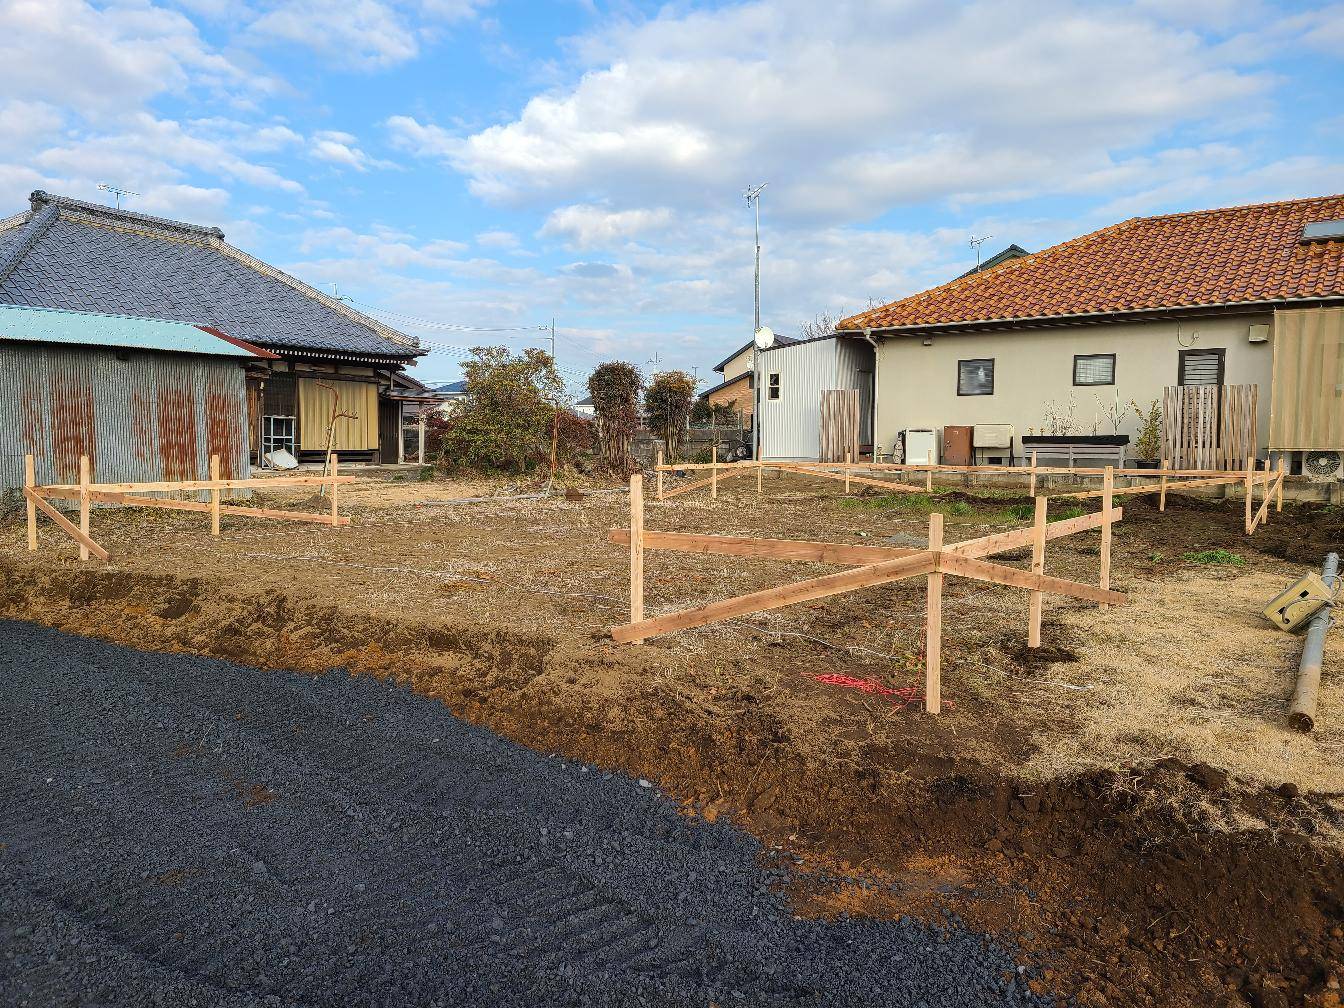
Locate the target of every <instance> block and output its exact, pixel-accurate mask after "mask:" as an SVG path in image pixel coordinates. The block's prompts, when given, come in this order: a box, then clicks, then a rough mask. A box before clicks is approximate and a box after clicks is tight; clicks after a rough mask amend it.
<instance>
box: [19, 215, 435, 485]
mask: <svg viewBox="0 0 1344 1008" xmlns="http://www.w3.org/2000/svg"><path fill="white" fill-rule="evenodd" d="M0 304H13V305H25V306H32V307H42V308H58V309H66V310H71V311H80V312H99V313H103V314H111V315H129V316H137V317H142V318H152V319H164V320H169V321H176V322H186V323H190V324H193V325H207V326H211V327H213V328H215V329H217V330H219V331H220V332H221V333H223V334H225V335H226V336H229V337H231V338H234V339H238V340H243V341H245V342H247V343H249V344H252V345H255V346H258V347H263V348H265V349H267V350H269V351H271V352H273V353H274V354H275V355H276V359H274V360H269V361H267V362H266V363H265V364H261V365H253V366H252V367H251V368H250V377H249V381H248V393H249V430H250V434H251V448H252V451H253V453H254V456H255V453H256V452H257V451H258V449H259V448H260V449H262V450H263V451H270V450H272V449H275V448H279V447H285V448H288V449H289V450H291V451H293V452H294V453H295V454H299V455H300V456H302V455H304V454H307V455H308V456H309V457H315V456H316V455H318V454H320V453H321V452H322V451H323V450H324V449H325V446H326V430H327V427H328V426H329V425H331V414H332V413H333V412H337V413H354V414H356V416H355V417H338V418H337V419H336V421H335V426H334V435H333V445H334V447H335V448H336V449H337V450H339V451H340V452H341V453H342V455H343V456H345V457H348V458H351V459H352V460H355V459H364V460H369V461H385V462H386V461H397V460H398V458H399V457H400V448H399V444H400V436H399V432H400V426H401V417H400V411H401V398H400V395H399V393H403V392H404V390H403V389H401V388H400V387H399V385H398V383H397V382H395V381H394V380H393V379H394V376H395V375H396V374H397V373H398V372H400V371H401V370H402V369H404V368H406V367H408V366H410V365H412V364H414V362H415V360H416V358H417V357H419V356H421V355H423V354H424V353H425V352H426V351H425V350H423V349H422V348H421V347H420V346H419V345H418V343H417V342H416V341H415V340H414V339H413V338H411V337H409V336H406V335H405V334H403V333H400V332H398V331H396V330H395V329H392V328H391V327H389V326H387V325H384V324H383V323H381V322H379V321H377V320H376V319H373V318H370V317H369V316H367V315H363V314H362V313H360V312H358V311H355V310H354V309H353V308H351V307H350V306H349V305H348V304H346V303H344V302H343V301H340V300H338V299H336V298H334V297H331V296H329V295H327V294H324V293H322V292H321V291H319V290H317V289H315V288H313V287H310V286H309V285H308V284H305V283H304V282H303V281H301V280H298V279H296V278H294V277H292V276H289V275H288V274H286V273H284V272H282V271H281V270H278V269H276V268H274V267H272V266H269V265H267V264H266V263H263V262H261V261H260V260H258V259H255V258H253V257H252V256H250V255H248V254H247V253H246V252H244V251H242V250H241V249H238V248H235V247H234V246H232V245H230V244H228V242H226V241H225V240H224V234H223V232H222V231H220V230H219V229H218V228H213V227H205V226H200V225H196V224H187V223H183V222H180V221H173V220H167V219H164V218H160V217H152V216H148V215H145V214H138V213H132V212H129V211H126V210H114V209H112V208H109V207H105V206H100V205H97V204H93V203H86V202H83V201H80V200H75V199H69V198H66V197H63V196H54V195H51V194H48V193H45V192H42V191H40V190H39V191H37V192H34V193H33V194H32V195H31V197H30V207H29V209H27V210H26V211H24V212H22V213H20V214H17V215H15V216H13V217H10V218H8V219H6V220H3V221H0Z"/></svg>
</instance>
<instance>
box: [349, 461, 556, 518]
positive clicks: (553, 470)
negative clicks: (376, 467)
mask: <svg viewBox="0 0 1344 1008" xmlns="http://www.w3.org/2000/svg"><path fill="white" fill-rule="evenodd" d="M552 472H554V470H552ZM331 474H332V475H333V476H339V475H340V474H341V457H340V456H339V455H337V454H336V453H335V452H332V453H331ZM339 493H340V486H339V484H336V483H333V484H332V485H331V527H332V528H335V527H336V526H337V525H338V524H339V519H340V512H339V511H337V510H336V508H337V503H336V497H337V495H338V494H339Z"/></svg>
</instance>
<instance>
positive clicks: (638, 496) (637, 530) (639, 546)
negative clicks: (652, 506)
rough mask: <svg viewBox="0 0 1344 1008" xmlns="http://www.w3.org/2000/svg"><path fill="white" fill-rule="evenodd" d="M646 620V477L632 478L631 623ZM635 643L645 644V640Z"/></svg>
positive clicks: (636, 475)
mask: <svg viewBox="0 0 1344 1008" xmlns="http://www.w3.org/2000/svg"><path fill="white" fill-rule="evenodd" d="M642 619H644V477H643V476H642V475H640V474H639V473H635V474H634V475H633V476H631V477H630V622H631V623H638V622H640V621H641V620H642ZM634 643H636V644H640V643H643V638H640V639H639V640H637V641H635V642H634Z"/></svg>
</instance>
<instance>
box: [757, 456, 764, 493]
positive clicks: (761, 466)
mask: <svg viewBox="0 0 1344 1008" xmlns="http://www.w3.org/2000/svg"><path fill="white" fill-rule="evenodd" d="M764 472H765V464H764V463H762V462H757V463H756V496H757V497H759V496H760V495H761V474H762V473H764Z"/></svg>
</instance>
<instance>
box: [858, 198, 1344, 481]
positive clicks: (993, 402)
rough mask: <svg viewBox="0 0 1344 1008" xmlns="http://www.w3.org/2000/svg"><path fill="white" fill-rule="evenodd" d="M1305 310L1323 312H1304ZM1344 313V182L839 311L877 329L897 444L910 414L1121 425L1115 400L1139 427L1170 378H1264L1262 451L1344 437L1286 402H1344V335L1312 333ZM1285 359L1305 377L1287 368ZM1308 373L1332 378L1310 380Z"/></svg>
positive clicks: (1063, 247) (867, 335) (870, 332)
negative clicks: (1340, 338) (1343, 190)
mask: <svg viewBox="0 0 1344 1008" xmlns="http://www.w3.org/2000/svg"><path fill="white" fill-rule="evenodd" d="M1304 312H1316V313H1323V314H1318V315H1313V316H1312V317H1311V319H1312V320H1311V322H1310V324H1309V325H1306V328H1305V329H1304V327H1303V325H1304V324H1303V321H1302V320H1303V318H1305V316H1303V315H1302V313H1304ZM1342 316H1344V195H1341V196H1321V197H1314V198H1310V199H1297V200H1288V201H1284V202H1278V203H1263V204H1257V205H1254V206H1239V207H1229V208H1223V209H1214V210H1199V211H1194V212H1189V213H1178V214H1168V215H1164V216H1159V217H1146V218H1135V219H1133V220H1128V221H1124V222H1122V223H1119V224H1115V225H1113V226H1111V227H1107V228H1103V229H1101V230H1100V231H1095V232H1093V233H1091V234H1087V235H1083V236H1082V237H1079V238H1075V239H1073V240H1071V241H1067V242H1064V243H1063V244H1060V245H1056V246H1053V247H1052V248H1047V249H1044V250H1042V251H1040V252H1036V253H1033V254H1030V255H1023V256H1019V257H1017V258H1012V259H1009V260H1008V261H1005V262H1001V263H999V264H997V265H996V266H995V267H994V268H993V269H989V270H985V271H982V272H973V273H970V274H967V275H964V276H961V277H958V278H957V279H955V280H953V281H951V282H949V283H946V284H943V285H941V286H939V287H934V288H932V289H930V290H926V291H923V292H921V293H919V294H914V295H912V296H910V297H905V298H902V299H900V300H898V301H893V302H891V303H890V304H886V305H882V306H880V307H877V308H872V309H869V310H867V311H864V312H861V313H859V314H856V315H853V316H851V317H849V318H847V319H844V320H843V321H841V322H840V323H839V325H838V326H837V329H838V330H839V331H840V332H841V334H842V336H844V337H846V338H851V339H853V338H858V339H863V340H864V341H865V342H869V343H871V344H875V346H876V350H877V365H876V369H877V394H876V396H875V401H876V404H875V407H874V409H875V414H876V417H875V427H876V438H877V441H878V443H879V450H882V451H890V450H891V448H892V446H894V445H895V444H896V443H897V442H898V440H899V435H900V432H901V431H903V430H907V429H926V428H935V429H937V428H941V427H945V426H948V425H957V426H974V425H985V426H988V425H995V424H1008V425H1012V426H1013V427H1014V428H1015V430H1016V432H1017V434H1018V435H1019V437H1020V435H1022V434H1026V433H1027V432H1029V431H1036V432H1038V433H1039V432H1040V431H1041V429H1042V428H1043V427H1045V425H1046V419H1045V414H1046V410H1047V408H1048V407H1049V408H1052V409H1054V410H1055V412H1058V411H1059V410H1064V411H1065V412H1066V413H1067V412H1068V411H1069V410H1072V413H1073V416H1074V422H1075V426H1074V433H1075V434H1091V433H1092V432H1093V428H1094V426H1096V427H1098V428H1099V429H1098V433H1106V434H1109V433H1112V432H1113V430H1112V426H1111V425H1109V424H1108V423H1107V421H1106V420H1105V419H1104V416H1105V413H1106V412H1107V411H1108V409H1110V408H1113V407H1114V406H1115V405H1116V403H1117V402H1118V403H1119V404H1120V406H1121V411H1122V418H1121V424H1120V429H1119V431H1117V432H1115V433H1119V434H1122V435H1125V434H1127V435H1133V434H1135V433H1136V431H1137V418H1136V417H1135V415H1134V413H1133V411H1132V410H1130V411H1128V413H1127V414H1126V413H1125V409H1124V408H1125V407H1126V406H1127V404H1128V403H1129V402H1130V401H1131V400H1136V401H1138V402H1139V403H1141V404H1147V403H1150V402H1152V401H1153V400H1159V401H1160V400H1161V399H1162V397H1163V394H1164V389H1165V388H1166V387H1168V386H1181V385H1194V384H1219V385H1234V384H1235V385H1246V386H1255V387H1256V389H1257V395H1258V416H1257V425H1256V426H1257V429H1258V441H1257V445H1258V449H1259V453H1260V454H1261V455H1262V456H1263V455H1264V454H1265V453H1266V450H1267V449H1272V450H1276V451H1278V450H1283V451H1288V450H1293V451H1300V450H1306V449H1308V448H1311V447H1312V446H1313V444H1315V443H1316V442H1321V443H1324V442H1326V441H1334V440H1336V439H1337V440H1340V441H1344V420H1341V421H1340V422H1339V423H1338V431H1337V432H1336V431H1335V429H1334V428H1330V427H1329V425H1328V424H1327V428H1328V429H1326V428H1322V429H1318V430H1317V431H1316V433H1314V434H1313V433H1310V432H1308V433H1303V432H1302V431H1298V432H1297V433H1291V432H1290V428H1292V427H1293V423H1292V422H1290V421H1289V420H1287V419H1286V418H1287V417H1288V416H1289V414H1290V413H1292V412H1294V411H1295V410H1296V409H1297V406H1296V405H1295V404H1296V403H1298V402H1301V401H1308V400H1309V401H1311V402H1314V403H1316V406H1317V407H1318V408H1319V412H1320V415H1321V416H1323V417H1332V416H1333V417H1344V398H1331V397H1337V396H1344V392H1336V391H1334V390H1335V389H1344V373H1339V374H1335V373H1334V370H1333V369H1335V368H1344V351H1338V352H1336V349H1335V345H1334V337H1333V336H1322V337H1319V338H1318V337H1317V336H1314V335H1312V336H1310V337H1309V338H1306V337H1299V335H1297V334H1299V333H1302V332H1308V331H1309V332H1310V333H1318V332H1319V333H1332V332H1335V331H1336V329H1337V327H1338V326H1339V319H1340V318H1341V317H1342ZM1304 338H1306V339H1307V342H1303V339H1304ZM1322 340H1323V342H1322ZM1312 355H1315V356H1312ZM1322 355H1323V356H1322ZM1299 358H1300V359H1299ZM1317 358H1319V359H1317ZM1324 372H1330V373H1329V374H1324ZM1287 373H1291V374H1293V375H1294V376H1296V377H1294V378H1293V379H1292V382H1291V387H1289V384H1286V383H1285V382H1284V381H1281V380H1278V376H1281V375H1282V374H1287ZM1322 376H1323V377H1322ZM1308 379H1310V381H1318V380H1319V381H1321V382H1324V383H1325V384H1323V385H1321V387H1320V388H1317V387H1316V386H1315V385H1312V386H1311V387H1310V388H1308V387H1306V386H1304V385H1303V384H1302V383H1303V381H1306V380H1308ZM1271 415H1273V417H1274V431H1273V433H1272V434H1271ZM1318 428H1319V425H1318ZM1336 435H1338V437H1336ZM1335 447H1344V444H1341V445H1338V446H1335ZM1332 450H1333V449H1332ZM1000 454H1002V453H1000ZM1019 457H1020V456H1019Z"/></svg>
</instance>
